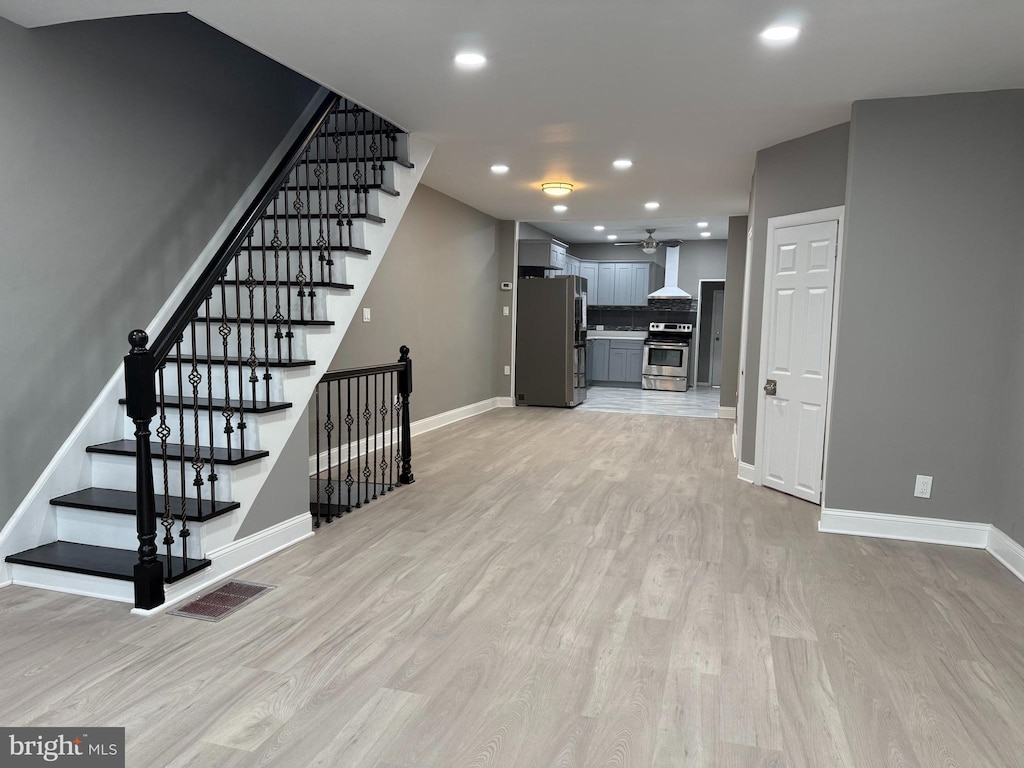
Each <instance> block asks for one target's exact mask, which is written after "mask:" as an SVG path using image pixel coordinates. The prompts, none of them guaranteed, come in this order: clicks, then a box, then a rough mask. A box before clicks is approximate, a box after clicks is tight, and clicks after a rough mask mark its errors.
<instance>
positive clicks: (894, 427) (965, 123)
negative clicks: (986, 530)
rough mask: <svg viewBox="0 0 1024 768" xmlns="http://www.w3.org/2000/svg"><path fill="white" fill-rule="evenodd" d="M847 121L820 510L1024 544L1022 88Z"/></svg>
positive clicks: (891, 108) (888, 106)
mask: <svg viewBox="0 0 1024 768" xmlns="http://www.w3.org/2000/svg"><path fill="white" fill-rule="evenodd" d="M851 124H852V128H851V134H850V165H849V168H850V170H849V192H848V196H847V211H846V216H847V219H846V238H845V248H844V262H845V263H844V264H843V268H842V277H841V291H842V295H841V297H840V313H839V327H838V337H837V340H836V373H835V379H834V400H833V407H832V429H831V438H830V441H829V445H828V467H827V474H826V481H825V504H826V505H827V506H829V507H832V508H839V509H854V510H860V511H867V512H884V513H890V514H901V515H920V516H924V517H937V518H945V519H956V520H974V521H980V522H990V521H991V522H996V524H997V525H998V526H999V527H1000V528H1003V529H1004V530H1007V531H1008V532H1013V533H1015V534H1016V535H1017V537H1018V539H1020V538H1021V533H1022V531H1021V528H1020V514H1021V505H1020V502H1019V495H1017V492H1012V493H1007V492H1002V495H1001V491H1002V489H1003V488H1007V489H1008V488H1010V487H1013V488H1014V490H1015V491H1016V478H1017V476H1018V474H1019V472H1020V460H1021V456H1022V453H1021V450H1020V447H1021V425H1022V419H1021V409H1020V406H1019V396H1020V392H1021V389H1020V383H1021V379H1020V374H1021V362H1020V361H1021V356H1022V355H1024V349H1022V344H1021V338H1022V337H1021V335H1020V329H1021V325H1020V310H1019V305H1020V289H1021V267H1020V262H1021V256H1022V242H1024V238H1022V235H1024V227H1022V224H1021V221H1022V220H1021V212H1022V211H1024V181H1022V172H1024V91H1012V92H1005V91H1004V92H991V93H974V94H957V95H947V96H936V97H926V98H911V99H892V100H880V101H866V102H858V103H857V104H855V105H854V109H853V116H852V123H851ZM758 173H759V174H760V169H759V170H758ZM758 183H759V184H760V177H759V179H758ZM978 297H983V298H982V300H977V298H978ZM918 473H920V474H927V475H933V476H934V478H935V481H934V485H933V489H932V498H931V499H930V500H923V499H915V498H914V497H913V488H914V476H915V475H916V474H918ZM1015 496H1016V498H1014V497H1015ZM1001 505H1002V508H1000V507H1001Z"/></svg>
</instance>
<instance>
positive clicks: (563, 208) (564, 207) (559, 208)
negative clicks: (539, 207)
mask: <svg viewBox="0 0 1024 768" xmlns="http://www.w3.org/2000/svg"><path fill="white" fill-rule="evenodd" d="M551 210H553V211H554V212H555V213H565V212H566V211H568V210H569V206H568V205H562V204H558V205H553V206H551Z"/></svg>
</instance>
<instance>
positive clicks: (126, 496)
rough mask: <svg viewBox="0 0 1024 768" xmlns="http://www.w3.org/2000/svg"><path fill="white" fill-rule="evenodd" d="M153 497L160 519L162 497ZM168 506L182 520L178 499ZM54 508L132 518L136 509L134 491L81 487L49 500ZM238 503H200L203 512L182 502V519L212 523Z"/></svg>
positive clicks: (191, 501)
mask: <svg viewBox="0 0 1024 768" xmlns="http://www.w3.org/2000/svg"><path fill="white" fill-rule="evenodd" d="M155 498H156V514H157V517H161V516H162V515H163V513H164V495H163V494H162V493H158V494H156V496H155ZM167 498H168V500H169V501H170V505H171V514H172V515H173V516H174V517H175V518H177V519H181V497H180V496H168V497H167ZM50 503H51V504H53V505H54V506H55V507H74V508H76V509H94V510H97V511H99V512H116V513H117V514H121V515H134V514H135V510H136V509H138V506H137V502H136V497H135V491H119V490H115V489H114V488H83V489H82V490H80V491H75V492H74V493H66V494H64V495H63V496H58V497H57V498H55V499H50ZM240 506H242V505H241V504H239V503H238V502H237V501H215V502H214V503H213V509H212V510H211V509H210V503H209V501H207V500H205V499H204V500H203V504H202V509H200V506H199V503H198V502H197V501H196V500H195V499H185V518H186V519H187V520H191V521H193V522H202V521H203V520H212V519H213V518H215V517H220V516H221V515H224V514H227V513H228V512H230V511H231V510H233V509H238V508H239V507H240Z"/></svg>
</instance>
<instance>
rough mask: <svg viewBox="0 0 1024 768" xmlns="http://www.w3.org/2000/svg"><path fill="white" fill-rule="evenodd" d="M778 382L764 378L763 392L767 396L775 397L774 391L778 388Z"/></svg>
mask: <svg viewBox="0 0 1024 768" xmlns="http://www.w3.org/2000/svg"><path fill="white" fill-rule="evenodd" d="M778 387H779V382H777V381H776V380H775V379H766V380H765V382H764V393H765V394H766V395H768V396H769V397H775V393H776V391H777V390H778Z"/></svg>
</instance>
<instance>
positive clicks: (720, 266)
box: [679, 240, 726, 309]
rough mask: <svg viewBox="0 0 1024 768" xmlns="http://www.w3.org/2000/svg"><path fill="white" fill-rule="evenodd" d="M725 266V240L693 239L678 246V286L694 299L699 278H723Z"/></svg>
mask: <svg viewBox="0 0 1024 768" xmlns="http://www.w3.org/2000/svg"><path fill="white" fill-rule="evenodd" d="M725 267H726V241H725V240H695V241H693V242H692V243H691V242H687V243H683V244H682V245H681V246H679V287H680V288H682V289H683V290H684V291H686V292H687V293H688V294H690V295H691V296H693V298H694V299H696V298H697V292H698V291H699V290H700V281H701V280H725ZM696 308H697V307H696V305H694V309H696Z"/></svg>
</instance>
